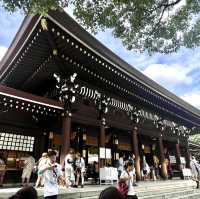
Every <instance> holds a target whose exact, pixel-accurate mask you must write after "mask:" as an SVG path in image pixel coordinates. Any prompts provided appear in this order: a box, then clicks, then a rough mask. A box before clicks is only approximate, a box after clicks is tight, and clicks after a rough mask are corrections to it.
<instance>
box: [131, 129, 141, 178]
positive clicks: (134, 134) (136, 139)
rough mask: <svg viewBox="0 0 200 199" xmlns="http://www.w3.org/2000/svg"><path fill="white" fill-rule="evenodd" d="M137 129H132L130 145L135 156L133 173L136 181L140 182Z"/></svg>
mask: <svg viewBox="0 0 200 199" xmlns="http://www.w3.org/2000/svg"><path fill="white" fill-rule="evenodd" d="M137 130H138V129H137V127H135V128H134V129H133V134H132V140H133V141H132V143H133V151H134V154H135V171H136V179H137V180H141V172H140V155H139V149H138V137H137Z"/></svg>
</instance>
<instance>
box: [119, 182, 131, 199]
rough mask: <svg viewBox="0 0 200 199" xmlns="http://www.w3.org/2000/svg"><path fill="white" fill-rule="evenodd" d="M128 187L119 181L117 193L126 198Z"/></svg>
mask: <svg viewBox="0 0 200 199" xmlns="http://www.w3.org/2000/svg"><path fill="white" fill-rule="evenodd" d="M128 188H129V187H128V185H127V184H126V182H125V181H124V180H120V181H119V182H118V191H119V192H120V193H121V194H122V195H123V196H125V197H126V196H127V194H128Z"/></svg>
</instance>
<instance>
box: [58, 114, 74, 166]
mask: <svg viewBox="0 0 200 199" xmlns="http://www.w3.org/2000/svg"><path fill="white" fill-rule="evenodd" d="M70 133H71V117H69V116H63V118H62V146H61V154H60V162H61V163H62V162H63V161H64V158H65V155H66V154H67V153H68V150H69V149H70Z"/></svg>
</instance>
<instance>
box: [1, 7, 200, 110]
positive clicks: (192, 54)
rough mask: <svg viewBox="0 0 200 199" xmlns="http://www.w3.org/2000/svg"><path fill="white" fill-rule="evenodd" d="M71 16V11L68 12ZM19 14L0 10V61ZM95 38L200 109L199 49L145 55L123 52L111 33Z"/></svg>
mask: <svg viewBox="0 0 200 199" xmlns="http://www.w3.org/2000/svg"><path fill="white" fill-rule="evenodd" d="M69 14H71V12H69ZM23 17H24V16H23V15H22V14H21V13H20V12H16V13H14V14H10V13H8V12H6V11H5V10H4V9H3V8H1V7H0V19H1V20H0V27H1V28H0V60H1V58H2V57H3V55H4V54H5V53H6V50H7V48H8V47H9V45H10V43H11V41H12V40H13V38H14V36H15V34H16V32H17V30H18V29H19V26H20V24H21V22H22V20H23ZM95 37H96V38H97V39H98V40H99V41H101V42H102V43H103V44H104V45H106V46H107V47H108V48H110V49H111V50H112V51H113V52H115V53H116V54H117V55H118V56H120V57H121V58H122V59H124V60H125V61H127V62H128V63H129V64H131V65H132V66H133V67H135V68H137V69H138V70H140V71H141V72H142V73H144V74H145V75H147V76H148V77H150V78H151V79H153V80H155V81H156V82H157V83H159V84H161V85H162V86H164V87H165V88H167V89H168V90H170V91H171V92H173V93H175V94H176V95H177V96H179V97H181V98H183V99H184V100H186V101H187V102H189V103H191V104H192V105H194V106H196V107H198V108H200V48H196V49H185V48H182V49H181V50H179V51H178V52H177V53H174V54H170V55H163V54H159V53H156V54H154V55H152V56H149V55H148V54H146V53H137V52H134V51H128V50H126V49H125V48H124V47H123V45H122V43H121V41H120V40H119V39H116V38H114V37H113V36H112V30H106V31H105V32H100V33H98V34H97V35H95Z"/></svg>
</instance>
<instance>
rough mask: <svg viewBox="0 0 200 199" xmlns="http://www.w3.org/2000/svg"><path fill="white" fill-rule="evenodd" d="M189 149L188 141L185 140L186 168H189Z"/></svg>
mask: <svg viewBox="0 0 200 199" xmlns="http://www.w3.org/2000/svg"><path fill="white" fill-rule="evenodd" d="M190 156H191V154H190V151H189V143H188V140H187V145H186V157H185V159H186V168H190Z"/></svg>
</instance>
